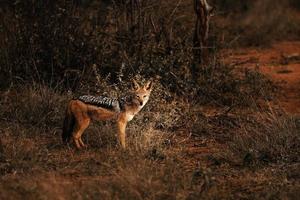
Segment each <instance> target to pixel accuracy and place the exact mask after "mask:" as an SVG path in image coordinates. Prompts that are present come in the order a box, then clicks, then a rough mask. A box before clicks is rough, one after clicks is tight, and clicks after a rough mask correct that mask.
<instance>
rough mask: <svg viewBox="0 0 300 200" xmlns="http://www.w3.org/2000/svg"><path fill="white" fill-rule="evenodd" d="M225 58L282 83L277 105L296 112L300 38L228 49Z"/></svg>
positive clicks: (299, 101) (299, 97)
mask: <svg viewBox="0 0 300 200" xmlns="http://www.w3.org/2000/svg"><path fill="white" fill-rule="evenodd" d="M225 55H226V62H228V63H236V64H241V66H245V67H252V68H258V69H259V70H260V71H261V72H263V73H264V74H267V75H268V76H270V77H271V78H272V79H273V80H274V81H275V82H277V83H279V84H280V86H281V87H282V91H283V92H282V93H281V94H280V95H279V102H280V105H281V106H282V107H283V108H284V109H285V110H286V111H287V112H288V113H290V114H296V115H299V114H300V41H289V42H279V43H276V44H274V45H272V46H271V47H269V48H244V49H238V50H228V51H226V53H225Z"/></svg>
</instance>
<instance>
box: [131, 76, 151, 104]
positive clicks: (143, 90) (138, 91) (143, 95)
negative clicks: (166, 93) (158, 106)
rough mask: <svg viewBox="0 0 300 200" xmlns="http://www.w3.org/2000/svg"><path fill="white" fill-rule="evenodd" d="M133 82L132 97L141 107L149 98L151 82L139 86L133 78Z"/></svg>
mask: <svg viewBox="0 0 300 200" xmlns="http://www.w3.org/2000/svg"><path fill="white" fill-rule="evenodd" d="M132 83H133V90H134V92H133V95H134V99H135V100H137V101H138V102H139V104H140V106H141V107H143V106H144V105H145V104H146V103H147V101H148V100H149V96H150V93H151V91H152V86H153V82H152V81H148V82H147V83H146V84H145V85H144V86H140V85H139V84H138V83H137V82H136V81H135V80H133V81H132Z"/></svg>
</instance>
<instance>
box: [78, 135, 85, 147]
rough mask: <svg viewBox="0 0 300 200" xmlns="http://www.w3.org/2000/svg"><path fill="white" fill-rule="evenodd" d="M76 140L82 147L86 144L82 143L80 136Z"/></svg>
mask: <svg viewBox="0 0 300 200" xmlns="http://www.w3.org/2000/svg"><path fill="white" fill-rule="evenodd" d="M78 141H79V144H80V145H81V146H82V147H86V145H85V144H84V143H83V141H82V139H81V137H80V138H79V139H78Z"/></svg>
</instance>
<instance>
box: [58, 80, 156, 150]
mask: <svg viewBox="0 0 300 200" xmlns="http://www.w3.org/2000/svg"><path fill="white" fill-rule="evenodd" d="M152 85H153V84H152V81H148V82H147V83H146V84H145V85H144V86H143V87H141V86H140V85H139V84H138V83H137V82H136V81H133V91H132V92H130V93H129V94H127V95H125V96H123V97H121V98H119V99H114V98H108V97H103V96H97V97H94V96H90V95H84V96H80V97H79V98H77V99H73V100H71V101H70V102H69V104H68V106H67V110H66V116H65V120H64V125H63V133H62V139H63V142H64V143H67V142H69V141H70V140H71V139H73V141H74V143H75V145H76V147H77V148H78V149H81V148H82V147H84V146H85V144H84V143H83V141H82V139H81V136H82V134H83V132H84V130H85V129H86V128H87V127H88V126H89V124H90V122H91V121H92V120H103V121H104V120H116V122H117V126H118V136H119V140H120V143H121V145H122V147H123V148H125V146H126V144H125V137H126V135H125V129H126V125H127V122H129V121H131V120H132V119H133V117H134V116H135V115H136V114H137V113H138V112H139V111H140V110H141V109H142V108H143V107H144V106H145V104H146V103H147V101H148V100H149V96H150V93H151V90H152Z"/></svg>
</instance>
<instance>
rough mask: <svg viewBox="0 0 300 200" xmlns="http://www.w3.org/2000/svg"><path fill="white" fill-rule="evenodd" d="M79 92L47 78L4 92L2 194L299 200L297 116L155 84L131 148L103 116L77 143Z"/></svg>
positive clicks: (133, 129)
mask: <svg viewBox="0 0 300 200" xmlns="http://www.w3.org/2000/svg"><path fill="white" fill-rule="evenodd" d="M223 80H224V81H226V80H227V79H223ZM202 87H204V86H202ZM229 91H230V90H229ZM231 91H232V92H235V90H231ZM227 92H228V91H227ZM113 93H114V92H113ZM113 93H112V94H113ZM72 95H74V94H71V93H69V94H67V95H66V94H65V93H61V92H60V91H59V90H58V89H51V88H49V87H46V86H41V85H33V86H23V87H19V88H11V89H10V90H9V91H6V92H5V93H2V95H1V101H0V103H1V115H0V118H1V129H0V130H1V132H0V134H1V138H0V139H1V143H0V145H1V146H0V147H1V148H0V155H1V156H0V179H1V184H0V198H1V199H24V198H25V199H99V198H101V199H199V198H202V199H220V198H222V199H236V198H245V199H261V198H274V197H278V198H291V199H292V198H293V197H295V194H297V193H296V192H297V191H298V189H299V181H298V180H299V179H298V178H299V173H298V169H299V160H298V158H299V151H297V149H299V146H298V145H299V132H298V130H299V119H298V121H297V119H290V118H288V117H287V116H285V115H279V114H272V113H271V114H270V113H269V114H268V113H267V114H264V111H261V112H262V113H260V114H259V113H258V114H257V112H253V111H251V113H252V115H254V116H255V117H253V118H251V120H252V121H251V120H250V118H249V116H250V115H248V114H249V111H247V112H248V113H245V112H244V111H245V110H244V111H243V109H244V108H243V109H241V108H240V109H235V110H234V111H230V112H229V113H227V112H221V114H213V115H206V114H205V113H203V108H202V106H199V105H196V106H195V105H194V106H191V105H192V104H191V103H189V102H188V101H186V100H183V99H180V98H178V97H175V96H174V97H173V98H172V99H169V100H168V92H167V91H166V89H165V88H164V87H163V86H162V85H160V84H159V83H157V84H156V90H155V91H154V93H153V96H152V98H151V100H150V102H149V104H147V106H146V107H145V109H144V110H143V111H142V112H141V113H140V114H139V115H138V116H137V117H136V118H135V120H134V121H133V122H132V123H130V124H129V127H128V130H127V132H128V149H126V150H125V151H124V150H122V149H120V148H119V146H118V144H117V140H116V135H115V127H114V124H112V123H110V122H105V123H104V122H100V123H94V124H93V125H92V126H91V127H90V128H89V129H88V130H87V132H86V134H85V135H84V140H85V141H86V143H87V144H88V148H87V149H85V150H83V151H77V150H75V148H74V147H73V146H72V145H71V146H69V147H68V146H64V145H62V143H61V141H60V138H61V137H60V134H61V124H62V119H63V115H64V108H65V105H66V102H67V101H68V99H70V98H71V96H72ZM202 113H203V114H202ZM247 116H248V117H247ZM245 119H248V121H247V120H245ZM249 120H250V122H249ZM224 149H226V151H224ZM262 156H264V157H262ZM256 164H258V165H256ZM257 166H261V167H257ZM242 177H243V178H242ZM281 180H284V182H282V181H281Z"/></svg>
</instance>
